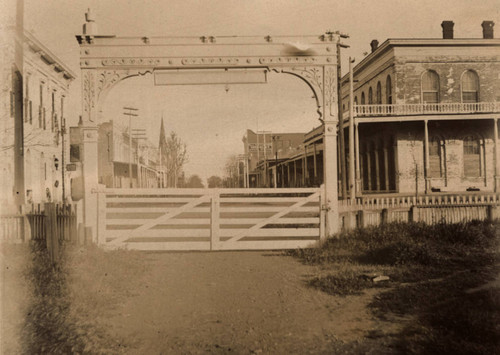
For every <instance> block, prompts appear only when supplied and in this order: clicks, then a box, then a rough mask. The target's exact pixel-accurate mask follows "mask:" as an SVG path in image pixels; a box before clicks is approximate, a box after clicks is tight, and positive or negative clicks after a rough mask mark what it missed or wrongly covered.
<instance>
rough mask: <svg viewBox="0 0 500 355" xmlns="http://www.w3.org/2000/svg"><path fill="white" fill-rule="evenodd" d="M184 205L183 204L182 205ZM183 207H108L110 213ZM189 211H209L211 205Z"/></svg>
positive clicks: (153, 211) (107, 210)
mask: <svg viewBox="0 0 500 355" xmlns="http://www.w3.org/2000/svg"><path fill="white" fill-rule="evenodd" d="M181 207H182V206H181ZM181 207H108V208H106V212H108V213H167V212H173V211H177V210H178V209H179V208H181ZM189 212H196V213H209V212H210V207H193V208H191V209H189Z"/></svg>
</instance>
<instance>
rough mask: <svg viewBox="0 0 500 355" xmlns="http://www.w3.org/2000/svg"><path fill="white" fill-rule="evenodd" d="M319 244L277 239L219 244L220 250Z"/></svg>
mask: <svg viewBox="0 0 500 355" xmlns="http://www.w3.org/2000/svg"><path fill="white" fill-rule="evenodd" d="M317 245H318V242H317V241H314V240H276V241H274V240H273V241H237V242H224V243H220V244H219V245H218V250H275V249H297V248H314V247H316V246H317Z"/></svg>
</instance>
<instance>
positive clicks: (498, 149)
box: [493, 118, 500, 192]
mask: <svg viewBox="0 0 500 355" xmlns="http://www.w3.org/2000/svg"><path fill="white" fill-rule="evenodd" d="M493 124H494V125H495V126H494V127H493V137H494V142H495V154H494V155H495V192H500V144H499V143H498V118H495V119H494V120H493Z"/></svg>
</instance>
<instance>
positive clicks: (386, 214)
mask: <svg viewBox="0 0 500 355" xmlns="http://www.w3.org/2000/svg"><path fill="white" fill-rule="evenodd" d="M388 221H389V210H388V209H387V208H383V209H382V215H381V224H387V222H388Z"/></svg>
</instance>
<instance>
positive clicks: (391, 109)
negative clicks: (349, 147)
mask: <svg viewBox="0 0 500 355" xmlns="http://www.w3.org/2000/svg"><path fill="white" fill-rule="evenodd" d="M491 112H496V113H498V112H500V102H473V103H461V102H457V103H454V102H450V103H436V104H429V103H427V104H396V105H354V115H355V116H356V117H370V116H410V115H427V114H467V113H491ZM348 117H349V112H344V118H348Z"/></svg>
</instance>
